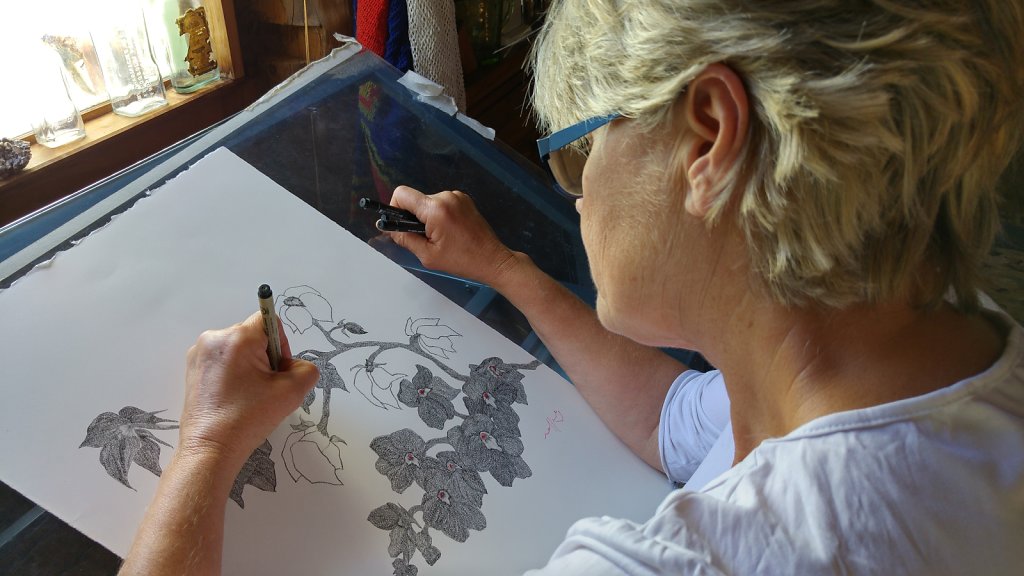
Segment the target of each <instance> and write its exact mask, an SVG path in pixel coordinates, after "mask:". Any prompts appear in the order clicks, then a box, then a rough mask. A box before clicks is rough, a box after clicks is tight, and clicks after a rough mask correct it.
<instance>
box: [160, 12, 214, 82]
mask: <svg viewBox="0 0 1024 576" xmlns="http://www.w3.org/2000/svg"><path fill="white" fill-rule="evenodd" d="M154 4H155V5H153V6H152V7H151V9H150V10H149V12H148V14H149V16H150V23H152V26H151V28H150V29H151V33H152V34H153V35H154V36H155V35H157V34H162V35H163V37H162V38H161V40H163V42H162V44H164V46H165V48H164V50H163V55H162V61H161V62H160V66H161V68H162V69H163V71H164V76H165V77H167V78H169V79H170V81H171V86H172V87H173V88H174V90H175V91H176V92H179V93H182V94H188V93H190V92H195V91H196V90H198V89H200V88H202V87H203V86H206V85H207V84H209V83H211V82H213V81H215V80H218V79H219V78H220V68H219V67H218V66H217V59H216V58H215V56H214V53H213V45H212V43H211V36H210V23H209V18H208V17H207V13H206V8H205V7H204V6H203V4H202V3H201V2H200V1H199V0H155V2H154ZM156 43H157V42H156V40H154V44H156Z"/></svg>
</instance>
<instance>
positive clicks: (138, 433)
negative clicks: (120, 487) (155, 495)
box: [79, 406, 178, 490]
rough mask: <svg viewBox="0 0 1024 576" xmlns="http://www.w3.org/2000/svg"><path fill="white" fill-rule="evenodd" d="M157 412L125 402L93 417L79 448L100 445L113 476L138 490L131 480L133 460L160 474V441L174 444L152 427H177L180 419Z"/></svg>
mask: <svg viewBox="0 0 1024 576" xmlns="http://www.w3.org/2000/svg"><path fill="white" fill-rule="evenodd" d="M161 412H163V410H157V411H156V412H146V411H144V410H140V409H139V408H136V407H134V406H125V407H124V408H121V410H120V411H118V413H116V414H115V413H113V412H104V413H102V414H100V415H99V416H97V417H96V418H95V419H93V421H92V423H90V424H89V428H88V429H87V430H86V432H85V440H83V441H82V444H81V445H79V448H86V447H88V448H99V449H100V464H102V465H103V469H104V470H106V471H107V474H109V475H110V477H111V478H113V479H115V480H117V481H118V482H120V483H121V484H124V485H125V486H127V487H128V488H131V489H132V490H134V489H135V488H133V487H132V485H131V484H129V483H128V471H129V469H131V466H132V463H135V464H138V465H139V466H141V467H143V468H145V469H146V470H148V471H150V472H152V473H153V474H155V475H157V476H159V475H160V474H161V473H162V472H163V471H162V470H161V469H160V444H163V445H164V446H167V447H168V448H171V445H170V444H168V443H167V442H164V441H163V440H161V439H159V438H157V437H156V436H155V435H154V434H153V433H152V432H151V430H175V429H177V428H178V425H177V421H176V420H168V419H166V418H160V417H159V416H157V414H159V413H161Z"/></svg>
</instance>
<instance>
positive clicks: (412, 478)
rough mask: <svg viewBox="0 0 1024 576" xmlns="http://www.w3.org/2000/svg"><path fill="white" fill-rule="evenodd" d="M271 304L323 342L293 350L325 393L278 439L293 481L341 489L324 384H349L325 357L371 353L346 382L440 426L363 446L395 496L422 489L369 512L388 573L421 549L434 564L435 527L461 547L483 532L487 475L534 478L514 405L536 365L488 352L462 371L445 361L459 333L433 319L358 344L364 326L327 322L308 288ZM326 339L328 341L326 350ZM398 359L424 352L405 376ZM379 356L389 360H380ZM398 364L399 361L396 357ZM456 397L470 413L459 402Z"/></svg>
mask: <svg viewBox="0 0 1024 576" xmlns="http://www.w3.org/2000/svg"><path fill="white" fill-rule="evenodd" d="M277 304H278V306H279V312H280V315H281V317H282V318H283V321H284V322H285V324H286V325H287V326H289V328H290V329H291V330H292V331H293V332H298V333H300V334H301V333H305V332H307V331H308V329H309V328H315V329H316V330H314V331H313V332H314V333H316V332H319V335H320V336H322V338H323V341H322V343H321V344H320V345H318V346H317V347H316V348H311V349H307V350H304V351H302V352H300V353H299V354H297V355H296V357H297V358H303V359H305V360H309V361H310V362H313V363H314V364H315V365H316V366H317V368H319V369H320V380H319V381H318V382H317V385H316V388H315V389H319V390H321V394H322V396H323V409H322V411H321V415H320V421H319V423H316V424H314V423H313V422H308V421H306V420H304V419H302V418H301V417H300V418H299V423H298V424H292V429H293V431H292V432H291V433H290V434H289V435H288V437H287V439H286V440H285V444H284V447H283V449H282V459H283V460H284V462H285V468H286V469H287V470H288V473H289V475H290V476H291V477H292V480H294V481H296V482H297V481H299V479H304V480H305V481H307V482H310V483H326V484H335V485H341V484H342V481H341V473H342V462H341V447H340V444H344V442H343V441H341V439H340V438H338V437H337V436H334V435H332V434H330V432H329V430H328V428H329V417H330V400H331V392H332V390H335V389H339V388H340V389H341V390H345V391H348V389H347V387H346V383H345V382H344V381H343V380H342V377H341V374H340V373H339V372H338V370H337V368H336V367H335V365H334V362H336V361H335V360H333V359H334V358H335V357H336V356H339V355H342V354H348V353H350V352H351V351H353V350H357V349H365V350H366V351H367V353H366V356H362V357H361V362H360V363H358V364H356V365H354V366H352V367H351V369H350V371H351V372H352V373H353V375H352V381H351V385H352V386H353V387H354V388H355V389H356V390H357V391H358V392H359V393H360V394H361V395H362V396H363V397H364V398H366V400H367V401H368V402H369V403H370V404H371V405H372V406H375V407H377V408H380V409H384V410H387V409H389V408H395V409H401V408H402V407H403V406H405V407H408V408H415V410H416V415H417V416H418V418H419V420H420V421H421V422H423V424H424V425H425V426H427V427H429V428H432V429H435V430H440V431H442V433H441V434H439V435H438V437H436V438H431V439H429V440H428V439H424V437H423V436H421V435H420V434H419V433H417V432H415V431H414V430H412V429H411V428H403V429H401V430H397V431H395V432H391V433H390V434H385V435H382V436H378V437H376V438H374V439H373V440H372V441H371V442H370V449H371V450H373V451H374V453H375V454H376V455H377V459H376V461H375V463H374V467H375V468H376V470H377V472H379V473H380V474H381V475H383V476H384V477H386V478H387V479H388V482H389V483H390V485H391V489H392V490H393V491H394V492H396V493H397V494H404V493H406V492H407V491H408V490H409V488H411V487H412V486H413V484H415V485H417V487H418V488H420V489H422V493H417V494H416V495H415V496H413V497H411V498H412V499H410V500H409V502H408V504H410V505H409V506H408V507H406V506H403V505H402V504H400V503H397V502H388V503H386V504H384V505H382V506H379V507H377V508H375V509H373V510H372V511H371V512H370V513H369V515H368V517H367V520H368V521H369V522H370V523H371V524H372V525H373V526H375V527H377V528H379V529H381V530H384V531H386V532H387V533H388V538H389V545H388V548H387V551H388V555H389V556H390V557H391V558H392V559H393V562H392V567H393V568H394V574H395V575H396V576H415V575H416V574H417V572H418V570H419V569H418V567H417V566H416V565H415V564H414V563H413V561H412V560H413V557H414V556H415V555H416V554H417V553H419V554H420V555H421V556H422V557H423V560H424V561H426V563H427V564H428V565H431V566H432V565H434V564H435V563H436V562H438V561H439V559H440V557H441V551H440V550H439V549H438V548H437V547H436V546H434V544H433V542H434V538H436V536H437V533H443V534H444V535H445V536H447V537H448V538H450V539H452V540H454V541H456V542H465V541H466V540H467V539H468V538H469V536H470V533H471V531H474V530H477V531H479V530H484V529H485V528H486V527H487V519H486V517H485V516H484V512H483V504H484V496H485V495H486V494H488V490H487V486H486V484H485V480H484V476H483V474H490V475H491V476H492V477H493V479H494V480H495V481H496V482H497V483H498V484H499V485H501V486H511V485H512V483H513V482H514V481H515V480H516V479H523V478H528V477H530V476H531V475H532V474H533V472H532V470H531V469H530V467H529V466H528V465H527V464H526V461H525V460H524V459H523V457H522V456H523V452H524V446H523V442H522V440H521V436H522V433H521V431H520V429H519V425H520V417H519V414H518V413H517V412H516V408H515V407H516V405H518V404H526V388H525V386H524V385H523V380H524V378H525V375H524V374H523V371H524V370H533V369H535V368H536V367H537V366H538V365H539V362H538V361H536V360H534V361H532V362H529V363H526V364H510V363H507V362H505V361H504V360H502V359H501V358H498V357H490V358H485V359H484V360H483V361H481V362H480V363H479V364H475V365H474V364H470V365H469V373H468V374H463V373H460V372H459V371H457V370H456V369H454V368H453V367H452V366H449V365H448V363H446V362H445V361H450V360H451V358H452V355H453V354H455V353H456V349H455V342H456V340H455V339H456V338H459V337H461V336H462V335H461V334H459V332H457V331H456V330H455V329H453V328H452V327H451V326H448V325H446V324H444V323H442V322H441V319H440V318H434V317H412V316H410V317H409V318H407V320H406V323H405V335H406V336H407V337H408V340H407V341H405V342H401V341H388V340H371V339H359V338H355V336H360V335H364V334H366V333H367V331H366V330H365V329H364V328H363V326H361V325H360V324H357V323H355V322H347V321H346V320H344V319H343V320H340V321H338V322H335V321H334V319H333V309H332V308H331V305H330V303H329V302H327V300H326V299H325V298H324V297H323V295H322V294H321V293H320V292H319V291H317V290H316V289H314V288H312V287H311V286H298V287H295V288H289V289H288V290H286V291H285V292H284V293H283V294H282V295H281V297H279V299H278V302H277ZM323 343H326V344H327V345H328V346H329V348H327V349H324V348H323ZM397 354H403V355H410V354H411V355H414V356H416V357H418V358H422V359H423V360H421V361H420V362H421V363H415V364H413V365H414V366H415V367H416V372H415V375H413V376H412V377H411V378H410V377H409V376H408V375H407V374H404V373H402V372H400V371H398V370H396V369H395V368H393V367H392V368H387V367H386V366H388V363H391V362H395V361H394V360H392V358H395V357H396V355H397ZM383 355H386V358H387V359H388V362H387V363H386V362H382V361H380V358H383V357H385V356H383ZM346 357H348V356H346ZM397 362H404V360H403V359H401V358H399V359H398V360H397ZM395 365H401V366H403V367H404V366H407V365H408V364H392V366H395ZM450 382H458V384H456V385H454V386H453V385H452V384H450ZM460 395H461V396H463V398H462V402H461V405H465V407H466V411H467V412H466V413H462V412H459V408H457V407H456V404H457V402H456V399H457V398H458V397H459V396H460ZM315 401H316V393H315V392H310V393H309V394H308V395H307V396H306V398H305V399H304V400H303V403H302V406H301V408H302V410H303V411H304V412H305V413H306V414H309V413H310V412H311V407H312V405H313V403H314V402H315ZM452 420H456V422H455V423H454V424H453V423H452ZM442 447H447V449H444V448H442ZM431 531H434V532H433V533H432V532H431Z"/></svg>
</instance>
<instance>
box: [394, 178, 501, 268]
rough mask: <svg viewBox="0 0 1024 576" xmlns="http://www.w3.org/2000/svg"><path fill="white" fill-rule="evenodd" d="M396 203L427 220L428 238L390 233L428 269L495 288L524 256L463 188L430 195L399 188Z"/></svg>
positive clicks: (397, 205) (402, 187) (395, 198)
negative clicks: (501, 237)
mask: <svg viewBox="0 0 1024 576" xmlns="http://www.w3.org/2000/svg"><path fill="white" fill-rule="evenodd" d="M391 205H392V206H396V207H398V208H404V209H405V210H408V211H410V212H412V213H413V214H415V215H416V217H417V218H419V220H420V221H421V222H423V223H424V224H426V228H427V233H426V235H425V236H424V235H421V234H416V233H410V232H388V235H390V236H391V240H392V241H394V242H395V244H398V245H399V246H402V247H403V248H406V249H407V250H409V251H410V252H412V253H413V254H415V255H416V257H417V258H419V259H420V262H421V263H422V264H423V265H424V266H426V267H427V268H432V269H434V270H440V271H442V272H447V273H449V274H453V275H455V276H461V277H462V278H466V279H468V280H474V281H476V282H480V283H483V284H487V285H489V286H495V284H496V283H498V281H500V280H501V278H503V277H504V276H505V275H506V274H507V273H508V272H509V271H510V270H511V269H512V268H515V266H516V265H517V264H518V262H519V260H520V256H521V255H519V254H518V253H516V252H513V251H512V250H510V249H509V248H508V247H507V246H505V245H504V244H502V243H501V241H500V240H498V237H497V236H496V235H495V234H494V230H492V229H491V227H490V226H489V225H488V224H487V222H486V221H485V220H484V218H483V216H481V215H480V212H478V211H477V209H476V205H475V204H473V200H472V199H471V198H470V197H469V196H467V195H466V194H464V193H463V192H458V191H454V192H448V191H446V192H440V193H437V194H433V195H430V196H427V195H426V194H423V193H422V192H419V191H418V190H414V189H412V188H409V187H408V186H399V187H398V188H396V189H395V193H394V195H393V196H392V197H391Z"/></svg>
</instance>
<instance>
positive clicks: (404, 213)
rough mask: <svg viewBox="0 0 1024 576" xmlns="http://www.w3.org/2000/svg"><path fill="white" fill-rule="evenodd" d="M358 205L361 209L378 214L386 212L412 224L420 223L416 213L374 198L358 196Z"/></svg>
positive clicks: (393, 217) (394, 217)
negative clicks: (374, 211)
mask: <svg viewBox="0 0 1024 576" xmlns="http://www.w3.org/2000/svg"><path fill="white" fill-rule="evenodd" d="M359 207H360V208H362V209H363V210H376V211H377V212H379V213H380V214H387V215H388V216H390V217H392V219H397V220H404V221H406V222H412V223H414V224H422V222H420V220H419V218H417V217H416V215H415V214H413V213H412V212H409V211H408V210H403V209H401V208H395V207H394V206H388V205H387V204H384V203H382V202H377V201H376V200H372V199H370V198H360V199H359Z"/></svg>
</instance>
